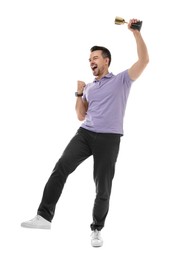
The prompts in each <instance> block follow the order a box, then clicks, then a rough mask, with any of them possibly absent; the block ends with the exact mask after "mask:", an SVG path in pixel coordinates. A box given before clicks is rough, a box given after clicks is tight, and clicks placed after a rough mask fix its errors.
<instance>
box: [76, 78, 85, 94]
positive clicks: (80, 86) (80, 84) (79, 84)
mask: <svg viewBox="0 0 178 260" xmlns="http://www.w3.org/2000/svg"><path fill="white" fill-rule="evenodd" d="M85 86H86V84H85V82H83V81H80V80H78V81H77V92H78V93H79V94H82V93H83V91H84V88H85Z"/></svg>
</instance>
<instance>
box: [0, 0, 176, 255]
mask: <svg viewBox="0 0 178 260" xmlns="http://www.w3.org/2000/svg"><path fill="white" fill-rule="evenodd" d="M175 4H176V1H173V0H170V1H153V2H152V3H150V1H141V0H135V1H131V0H125V1H118V0H117V1H115V0H110V1H105V0H102V1H101V0H97V1H96V0H86V1H82V0H76V1H72V0H68V1H67V0H65V1H53V0H50V1H45V0H43V1H42V0H30V1H26V0H21V1H20V0H17V1H10V0H1V2H0V122H1V125H0V158H1V163H0V186H1V187H0V218H1V219H0V224H1V228H0V230H1V231H0V234H1V235H0V236H1V250H0V254H1V255H2V256H1V259H4V260H6V259H8V260H9V259H23V260H24V259H25V260H28V259H30V260H31V259H63V260H65V259H67V260H68V259H73V258H74V259H79V260H80V259H82V260H83V259H103V260H105V259H112V260H115V259H117V260H119V259H120V260H128V259H129V260H131V259H137V260H147V259H149V260H150V259H151V260H158V259H166V260H167V259H171V260H177V259H178V252H177V248H178V207H177V206H178V188H177V187H178V177H177V174H178V167H177V147H178V138H177V132H178V125H177V118H178V117H177V112H178V102H177V99H178V95H177V87H178V84H177V59H178V52H177V46H178V40H177V35H176V34H177V31H178V25H177V11H176V7H175ZM115 16H122V17H123V18H125V20H129V19H130V18H138V19H141V20H143V26H142V30H141V32H142V35H143V37H144V39H145V42H146V44H147V47H148V50H149V55H150V63H149V65H148V67H147V68H146V70H145V71H144V73H143V74H142V76H141V77H140V78H139V79H138V80H137V81H136V82H135V83H134V84H133V86H132V90H131V92H130V96H129V99H128V106H127V109H126V116H125V123H124V130H125V136H124V137H123V139H122V142H121V148H120V154H119V157H118V163H117V167H116V174H115V179H114V182H113V190H112V196H111V203H110V211H109V214H108V217H107V220H106V226H105V228H104V229H103V232H102V235H103V238H104V246H103V247H102V248H99V249H94V248H92V247H91V245H90V234H91V231H90V228H89V225H90V223H91V221H92V207H93V200H94V196H95V189H94V183H93V179H92V167H93V165H92V158H90V159H88V160H87V161H85V162H84V163H83V164H82V165H81V166H80V167H79V168H78V169H77V170H76V171H75V173H73V174H72V175H71V176H70V177H69V178H68V180H67V183H66V186H65V188H64V191H63V194H62V196H61V199H60V201H59V202H58V204H57V208H56V214H55V218H54V220H53V223H52V230H51V231H44V230H27V229H22V228H21V227H20V223H21V222H22V221H25V220H28V219H30V218H33V217H34V216H35V215H36V210H37V207H38V205H39V202H40V200H41V196H42V191H43V188H44V185H45V183H46V181H47V179H48V177H49V176H50V174H51V171H52V169H53V167H54V165H55V163H56V161H57V160H58V158H59V157H60V155H61V153H62V152H63V149H64V148H65V146H66V145H67V143H68V141H69V140H70V139H71V138H72V137H73V135H74V134H75V132H76V130H77V129H78V127H79V126H80V122H79V121H77V118H76V114H75V109H74V107H75V97H74V92H75V91H76V84H77V80H83V81H85V82H86V83H88V82H91V81H92V80H93V75H92V72H91V70H90V67H89V62H88V58H89V53H90V48H91V47H92V46H93V45H103V46H105V47H107V48H109V49H110V51H111V53H112V63H111V66H110V71H112V72H113V73H115V74H116V73H118V72H120V71H122V70H124V69H127V68H128V67H130V66H131V65H132V64H133V62H135V61H136V58H137V54H136V46H135V41H134V38H133V36H132V33H131V32H130V31H128V30H127V26H126V25H122V26H118V25H115V24H114V19H115Z"/></svg>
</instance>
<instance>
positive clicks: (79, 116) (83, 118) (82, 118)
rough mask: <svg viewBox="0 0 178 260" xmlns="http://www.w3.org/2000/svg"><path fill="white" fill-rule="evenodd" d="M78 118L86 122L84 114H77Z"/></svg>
mask: <svg viewBox="0 0 178 260" xmlns="http://www.w3.org/2000/svg"><path fill="white" fill-rule="evenodd" d="M77 118H78V120H79V121H84V120H85V116H84V115H82V114H77Z"/></svg>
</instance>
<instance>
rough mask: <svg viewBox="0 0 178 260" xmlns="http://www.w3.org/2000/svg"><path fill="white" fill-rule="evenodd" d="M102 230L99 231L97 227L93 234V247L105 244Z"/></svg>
mask: <svg viewBox="0 0 178 260" xmlns="http://www.w3.org/2000/svg"><path fill="white" fill-rule="evenodd" d="M100 233H101V232H100V231H98V230H97V229H95V230H94V231H93V232H92V234H91V236H92V239H91V245H92V246H93V247H100V246H102V245H103V239H102V238H101V234H100Z"/></svg>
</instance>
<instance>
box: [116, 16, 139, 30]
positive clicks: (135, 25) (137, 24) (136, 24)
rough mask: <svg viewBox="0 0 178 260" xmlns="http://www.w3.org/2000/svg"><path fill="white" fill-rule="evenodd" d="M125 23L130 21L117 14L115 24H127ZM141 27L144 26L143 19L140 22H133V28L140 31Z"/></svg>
mask: <svg viewBox="0 0 178 260" xmlns="http://www.w3.org/2000/svg"><path fill="white" fill-rule="evenodd" d="M125 23H128V22H126V21H125V19H123V18H122V17H119V16H116V18H115V24H117V25H121V24H125ZM141 27H142V21H139V22H137V23H133V24H132V25H131V28H132V29H134V30H138V31H140V30H141Z"/></svg>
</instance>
